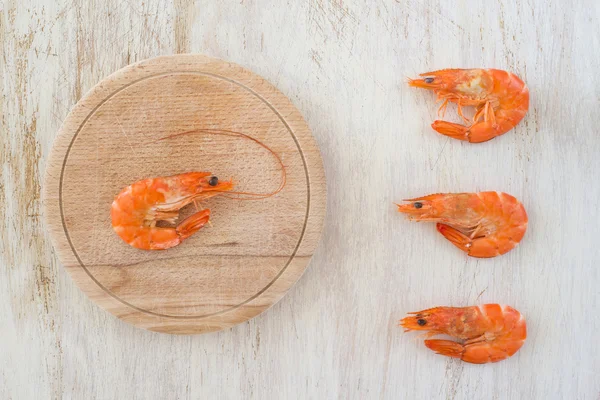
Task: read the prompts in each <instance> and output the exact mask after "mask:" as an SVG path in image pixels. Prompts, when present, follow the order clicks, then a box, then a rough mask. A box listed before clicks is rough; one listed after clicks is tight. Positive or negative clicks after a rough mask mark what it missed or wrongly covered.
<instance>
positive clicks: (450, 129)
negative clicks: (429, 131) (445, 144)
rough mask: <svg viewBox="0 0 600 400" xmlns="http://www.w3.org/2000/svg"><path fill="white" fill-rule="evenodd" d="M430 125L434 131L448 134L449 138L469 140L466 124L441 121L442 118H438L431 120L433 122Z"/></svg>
mask: <svg viewBox="0 0 600 400" xmlns="http://www.w3.org/2000/svg"><path fill="white" fill-rule="evenodd" d="M431 127H432V128H433V129H435V130H436V131H438V132H439V133H441V134H442V135H445V136H449V137H451V138H454V139H458V140H466V141H470V140H469V127H467V126H464V125H461V124H455V123H453V122H448V121H442V120H439V119H438V120H436V121H433V124H431Z"/></svg>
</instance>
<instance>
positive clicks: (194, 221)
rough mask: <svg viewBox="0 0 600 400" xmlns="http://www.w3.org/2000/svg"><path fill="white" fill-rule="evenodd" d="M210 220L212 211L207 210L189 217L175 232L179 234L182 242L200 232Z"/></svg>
mask: <svg viewBox="0 0 600 400" xmlns="http://www.w3.org/2000/svg"><path fill="white" fill-rule="evenodd" d="M209 219H210V210H209V209H208V208H206V209H204V210H201V211H199V212H197V213H196V214H193V215H190V216H189V217H187V218H186V219H184V220H183V221H181V223H180V224H179V225H177V228H175V230H176V231H177V234H178V235H179V237H180V238H181V240H183V239H187V238H189V237H190V236H192V235H193V234H194V233H196V232H197V231H198V230H200V228H202V227H203V226H204V225H206V223H207V222H208V221H209Z"/></svg>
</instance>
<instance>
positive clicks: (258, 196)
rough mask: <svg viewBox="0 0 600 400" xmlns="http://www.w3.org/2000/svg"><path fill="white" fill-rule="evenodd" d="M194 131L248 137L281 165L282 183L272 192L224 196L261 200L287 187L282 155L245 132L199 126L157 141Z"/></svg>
mask: <svg viewBox="0 0 600 400" xmlns="http://www.w3.org/2000/svg"><path fill="white" fill-rule="evenodd" d="M194 133H207V134H211V135H221V136H232V137H243V138H246V139H248V140H251V141H253V142H254V143H256V144H258V145H259V146H261V147H263V148H265V149H267V150H268V151H269V152H270V153H271V154H272V155H273V156H274V157H275V159H276V160H277V162H278V163H279V165H280V166H281V183H280V184H279V187H278V188H277V189H275V190H274V191H272V192H271V193H252V192H235V191H231V192H230V191H228V192H225V193H224V194H223V195H222V197H227V198H230V199H236V200H260V199H266V198H268V197H271V196H274V195H276V194H277V193H279V192H281V191H282V190H283V188H284V187H285V184H286V181H287V173H286V170H285V165H284V164H283V161H282V160H281V157H279V155H277V153H275V152H274V151H273V150H272V149H271V148H270V147H269V146H267V145H266V144H264V143H263V142H261V141H260V140H258V139H256V138H253V137H252V136H250V135H246V134H245V133H241V132H235V131H230V130H226V129H210V128H199V129H192V130H189V131H185V132H181V133H174V134H172V135H169V136H165V137H163V138H160V139H158V140H157V141H162V140H166V139H170V138H174V137H177V136H183V135H189V134H194ZM231 194H235V195H238V197H232V196H229V195H231ZM240 195H244V196H251V197H249V198H244V197H239V196H240Z"/></svg>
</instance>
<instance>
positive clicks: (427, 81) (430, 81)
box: [423, 78, 434, 83]
mask: <svg viewBox="0 0 600 400" xmlns="http://www.w3.org/2000/svg"><path fill="white" fill-rule="evenodd" d="M433 79H434V78H425V79H423V80H424V81H425V83H432V82H433Z"/></svg>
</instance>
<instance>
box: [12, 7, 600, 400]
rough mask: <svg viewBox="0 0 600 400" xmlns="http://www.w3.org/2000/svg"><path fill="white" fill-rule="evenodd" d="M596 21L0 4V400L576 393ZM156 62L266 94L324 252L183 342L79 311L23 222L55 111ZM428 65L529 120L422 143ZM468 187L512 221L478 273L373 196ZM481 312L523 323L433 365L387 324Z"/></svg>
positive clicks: (475, 263) (43, 239) (456, 12)
mask: <svg viewBox="0 0 600 400" xmlns="http://www.w3.org/2000/svg"><path fill="white" fill-rule="evenodd" d="M599 7H600V4H599V3H598V2H597V1H594V0H575V1H572V2H567V1H561V0H527V1H521V2H515V1H506V0H499V1H494V2H489V1H486V2H482V1H471V0H468V1H458V2H457V1H455V0H440V1H435V2H426V1H423V0H398V1H390V0H372V1H361V0H308V1H274V0H261V1H258V0H244V1H241V0H222V1H194V0H176V1H171V0H127V1H117V0H89V1H83V0H52V1H51V0H4V1H1V2H0V46H1V47H0V48H1V49H2V50H1V52H2V54H1V56H0V87H1V90H2V96H0V115H1V116H2V117H1V118H0V165H1V169H0V185H1V188H0V264H1V266H0V337H1V338H2V340H0V398H2V399H11V398H12V399H47V398H74V399H113V398H128V399H156V398H161V399H163V398H169V399H171V398H177V399H197V398H223V399H236V398H257V399H280V398H290V399H295V398H315V399H338V398H342V399H469V400H471V399H583V400H598V395H599V394H600V380H599V379H598V376H597V375H598V374H597V371H599V370H600V357H598V351H597V350H596V346H595V343H596V342H597V332H598V331H600V313H599V312H598V310H599V309H600V291H599V290H598V288H599V287H600V284H599V282H600V269H599V268H598V264H599V263H600V246H598V243H597V242H598V237H600V225H599V224H597V223H596V221H599V220H600V203H599V200H598V199H600V186H599V184H598V176H600V157H598V154H600V136H599V135H598V127H599V126H600V114H599V113H598V112H597V106H598V103H599V102H600V98H599V96H600V94H599V91H598V88H599V87H600V75H599V74H598V71H597V69H598V68H597V66H598V65H600V50H599V46H600V43H599V42H598V38H599V37H600V33H599V27H600V24H599V23H598V19H599V15H600V9H599ZM174 53H201V54H206V55H209V56H212V57H217V58H220V59H223V60H227V61H228V62H232V63H236V64H238V65H240V66H242V67H244V68H245V69H248V70H250V71H252V72H254V73H256V74H258V75H260V76H261V77H263V78H264V79H266V80H267V81H268V82H270V83H271V84H273V85H274V86H275V87H277V89H279V90H280V91H281V92H282V93H283V94H284V95H285V96H286V97H287V98H289V99H290V101H291V102H292V103H293V104H294V106H295V107H296V108H297V109H298V110H299V111H300V113H301V114H302V116H303V117H304V119H305V120H306V122H307V124H308V126H309V127H310V129H311V131H312V133H313V135H314V138H315V140H316V142H317V143H318V145H319V148H320V150H321V154H322V157H323V165H324V169H325V174H326V176H327V217H326V222H325V225H324V226H325V228H324V231H323V236H322V240H321V241H320V244H319V246H318V247H317V249H316V251H315V253H314V255H313V257H312V259H311V262H310V265H309V267H308V268H307V270H306V272H305V273H304V274H303V276H302V277H301V279H299V281H298V282H297V283H296V284H295V285H294V286H293V288H292V289H290V290H289V291H288V293H287V294H286V295H285V296H284V297H283V298H282V299H281V300H280V301H279V302H278V303H276V304H275V305H274V306H273V307H271V309H269V310H268V311H267V312H264V313H262V314H260V315H259V316H257V317H256V318H252V319H250V320H248V321H247V322H245V323H242V324H238V325H236V326H235V327H233V328H231V329H227V330H223V331H219V332H214V333H210V334H205V335H187V336H182V335H163V334H157V333H155V332H149V331H147V330H144V329H139V328H137V327H135V326H132V325H131V324H127V323H123V322H122V321H120V320H118V319H117V318H115V317H114V316H113V315H111V314H110V313H108V312H105V311H104V310H103V309H101V308H100V307H98V306H97V304H96V303H95V302H93V301H90V299H89V298H88V297H87V295H86V294H85V293H83V292H82V291H81V290H79V288H78V287H77V285H76V284H75V283H74V282H73V280H72V279H71V277H70V274H69V273H68V272H67V271H66V269H65V268H63V266H62V265H61V263H60V261H59V260H58V258H57V256H56V253H55V252H54V250H53V247H52V245H51V243H50V235H49V233H48V229H46V226H45V224H44V220H43V218H42V217H41V213H42V210H41V201H40V193H41V187H42V181H43V179H42V178H43V174H44V171H45V170H46V168H47V166H48V159H49V158H48V156H49V154H50V149H51V147H52V143H53V141H54V139H55V137H56V135H57V133H58V131H59V129H60V126H61V124H62V122H63V121H64V120H65V118H66V117H67V115H68V113H69V111H70V110H71V109H72V108H73V107H74V105H75V104H76V103H77V102H78V101H79V100H81V98H82V96H83V95H84V94H85V93H87V92H88V91H89V90H90V89H91V88H93V87H94V86H95V85H96V84H97V83H98V82H100V81H101V80H103V79H104V78H105V77H107V76H109V75H110V74H112V73H113V72H114V71H117V70H119V69H120V68H123V67H125V66H127V65H130V64H132V63H135V62H138V61H141V60H144V59H149V58H152V57H156V56H163V55H172V54H174ZM448 67H455V68H469V67H483V68H500V69H506V70H509V71H512V72H514V73H516V74H517V75H518V76H519V77H521V78H523V80H524V81H525V82H526V83H527V85H528V87H529V89H530V94H531V103H530V109H529V112H528V114H527V116H526V117H525V119H524V120H523V121H522V122H521V123H520V124H519V125H518V126H517V127H516V128H515V129H514V130H513V131H511V132H508V133H507V134H505V135H503V136H501V137H499V138H496V139H494V140H492V141H490V142H489V143H483V144H479V145H470V144H468V143H461V142H458V141H455V140H451V139H448V138H446V137H443V136H441V135H438V134H437V133H436V132H435V131H433V130H432V129H431V127H430V124H431V122H432V121H433V120H434V119H436V112H437V108H438V106H439V105H438V104H435V96H434V95H433V94H431V93H428V92H426V91H420V90H417V89H411V88H409V87H408V86H407V85H406V78H407V77H413V76H416V74H418V73H420V72H425V71H431V70H436V69H440V68H448ZM454 111H455V109H451V108H449V109H448V112H447V113H446V115H447V117H448V118H456V120H458V117H457V116H456V114H455V113H454ZM123 146H128V145H127V144H126V143H125V142H124V143H123ZM123 183H125V182H123ZM483 190H498V191H504V192H507V193H510V194H513V195H515V196H516V197H517V198H518V199H519V200H521V201H522V202H523V204H524V205H525V207H526V209H527V212H528V216H529V226H528V231H527V234H526V236H525V238H524V239H523V241H522V242H521V243H520V244H519V246H518V247H517V248H516V249H515V250H513V251H511V252H510V253H508V254H506V255H504V256H502V257H497V258H494V259H491V260H476V259H470V258H467V257H466V256H464V254H463V253H462V252H460V251H459V250H457V249H456V248H454V247H453V246H452V244H450V243H449V242H447V241H446V240H445V239H444V238H443V237H441V236H440V235H439V233H437V231H436V230H435V227H434V226H432V225H428V224H411V223H409V222H408V221H406V220H405V218H404V217H403V216H401V215H399V214H398V213H397V212H396V210H395V207H394V205H393V202H395V201H399V200H401V199H403V198H410V197H414V196H419V195H423V194H426V193H432V192H439V191H443V192H456V191H470V192H473V191H483ZM90 196H91V198H94V199H95V197H94V196H95V193H91V194H90ZM216 200H217V199H215V202H212V201H211V202H210V203H208V204H210V205H211V206H214V207H216V205H217V202H216ZM227 204H229V203H227ZM218 210H221V211H222V210H223V208H222V207H219V208H218V209H217V208H215V212H217V211H218ZM215 218H217V214H215ZM212 229H214V230H216V229H220V227H219V226H217V224H214V226H213V228H208V227H207V231H206V232H202V233H201V235H203V236H202V238H203V240H205V239H206V238H207V237H209V236H210V235H208V232H209V231H210V230H212ZM213 232H214V231H213ZM185 245H186V244H185V243H184V244H183V246H185ZM491 302H499V303H504V304H510V305H511V306H513V307H515V308H517V309H518V310H519V311H521V312H522V313H523V314H524V315H525V317H526V319H527V327H528V331H529V337H528V339H527V342H526V343H525V345H524V346H523V347H522V348H521V350H519V352H518V353H517V354H515V355H514V356H513V357H511V358H509V359H508V360H504V361H502V362H500V363H496V364H489V365H469V364H465V363H462V362H460V361H457V360H452V359H448V358H444V357H441V356H439V355H436V354H434V353H433V352H431V351H430V350H429V349H427V348H426V347H425V346H424V345H423V342H422V340H421V339H417V338H415V336H416V335H415V334H403V333H402V331H401V329H399V328H398V326H397V323H398V319H400V318H401V317H402V316H404V313H406V312H407V311H414V310H420V309H423V308H425V307H430V306H436V305H454V306H463V305H472V304H479V303H491Z"/></svg>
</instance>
